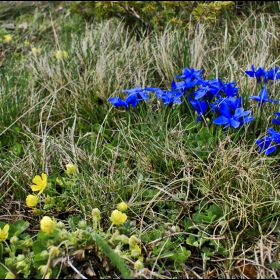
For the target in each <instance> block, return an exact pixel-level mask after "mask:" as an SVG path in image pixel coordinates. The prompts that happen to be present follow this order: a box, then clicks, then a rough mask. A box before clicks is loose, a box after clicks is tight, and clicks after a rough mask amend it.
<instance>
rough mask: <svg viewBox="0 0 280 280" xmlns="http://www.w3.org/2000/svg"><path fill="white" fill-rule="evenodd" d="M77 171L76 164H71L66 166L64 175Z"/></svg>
mask: <svg viewBox="0 0 280 280" xmlns="http://www.w3.org/2000/svg"><path fill="white" fill-rule="evenodd" d="M77 170H78V167H77V165H76V164H72V163H69V164H66V173H67V174H69V175H71V174H74V173H75V172H76V171H77Z"/></svg>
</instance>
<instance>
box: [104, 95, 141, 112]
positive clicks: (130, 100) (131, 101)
mask: <svg viewBox="0 0 280 280" xmlns="http://www.w3.org/2000/svg"><path fill="white" fill-rule="evenodd" d="M108 100H109V101H110V102H111V103H112V104H113V105H114V106H115V107H121V106H123V107H125V108H126V109H128V108H129V105H131V106H132V107H136V106H137V104H138V101H139V100H138V99H137V95H136V94H131V95H129V96H128V97H127V98H126V99H125V100H122V99H121V98H119V97H111V98H108Z"/></svg>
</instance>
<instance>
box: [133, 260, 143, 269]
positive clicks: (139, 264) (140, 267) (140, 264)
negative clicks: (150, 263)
mask: <svg viewBox="0 0 280 280" xmlns="http://www.w3.org/2000/svg"><path fill="white" fill-rule="evenodd" d="M143 267H144V265H143V263H142V262H141V261H139V260H138V261H136V262H135V263H134V269H137V270H139V269H142V268H143Z"/></svg>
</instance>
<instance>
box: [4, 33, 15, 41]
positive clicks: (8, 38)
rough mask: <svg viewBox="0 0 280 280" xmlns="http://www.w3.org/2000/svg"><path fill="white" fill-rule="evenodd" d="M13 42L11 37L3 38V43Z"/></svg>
mask: <svg viewBox="0 0 280 280" xmlns="http://www.w3.org/2000/svg"><path fill="white" fill-rule="evenodd" d="M12 40H13V38H12V36H11V35H9V34H7V35H5V36H4V42H6V43H10V42H11V41H12Z"/></svg>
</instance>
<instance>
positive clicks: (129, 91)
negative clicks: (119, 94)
mask: <svg viewBox="0 0 280 280" xmlns="http://www.w3.org/2000/svg"><path fill="white" fill-rule="evenodd" d="M123 91H124V92H126V93H127V94H128V95H131V94H136V96H137V99H138V101H140V100H148V99H149V98H150V97H149V95H148V93H147V92H146V91H145V90H144V89H142V88H140V87H135V88H131V89H124V90H123Z"/></svg>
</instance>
